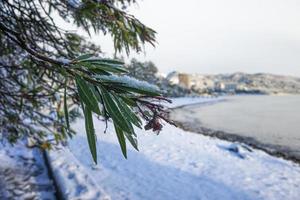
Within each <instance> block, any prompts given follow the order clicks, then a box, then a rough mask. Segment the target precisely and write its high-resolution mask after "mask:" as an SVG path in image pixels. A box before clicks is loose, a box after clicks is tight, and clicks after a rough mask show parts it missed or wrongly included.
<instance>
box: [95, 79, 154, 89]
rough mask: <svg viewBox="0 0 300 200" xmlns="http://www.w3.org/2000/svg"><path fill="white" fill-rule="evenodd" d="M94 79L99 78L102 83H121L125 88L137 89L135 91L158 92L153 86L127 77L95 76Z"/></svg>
mask: <svg viewBox="0 0 300 200" xmlns="http://www.w3.org/2000/svg"><path fill="white" fill-rule="evenodd" d="M95 77H96V78H99V79H100V80H102V81H109V82H118V83H123V84H124V85H125V86H128V87H132V88H137V89H143V90H147V91H152V92H158V91H159V88H158V87H157V86H155V85H152V84H149V83H148V82H146V81H140V80H137V79H135V78H132V77H129V76H126V75H125V76H117V75H110V76H106V75H97V76H95Z"/></svg>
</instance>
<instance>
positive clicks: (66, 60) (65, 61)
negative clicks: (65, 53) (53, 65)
mask: <svg viewBox="0 0 300 200" xmlns="http://www.w3.org/2000/svg"><path fill="white" fill-rule="evenodd" d="M57 61H58V62H61V63H63V64H64V65H68V64H69V63H70V62H71V60H69V59H66V58H63V57H60V58H58V59H57Z"/></svg>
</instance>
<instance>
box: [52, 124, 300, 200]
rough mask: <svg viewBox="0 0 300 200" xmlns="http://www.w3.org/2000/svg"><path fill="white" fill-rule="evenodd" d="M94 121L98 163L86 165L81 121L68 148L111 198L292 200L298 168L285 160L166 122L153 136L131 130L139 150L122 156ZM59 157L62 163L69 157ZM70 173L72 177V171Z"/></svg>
mask: <svg viewBox="0 0 300 200" xmlns="http://www.w3.org/2000/svg"><path fill="white" fill-rule="evenodd" d="M94 120H95V127H96V133H97V138H98V142H97V143H98V159H99V164H98V166H96V167H95V166H94V165H93V164H92V158H91V155H90V153H89V149H88V144H87V141H86V136H85V130H84V122H83V121H82V120H78V121H77V122H76V123H75V124H73V125H72V126H73V128H74V129H75V130H77V131H78V135H77V136H76V137H74V139H73V140H71V141H70V142H69V148H70V152H71V153H72V154H73V155H74V157H73V158H74V159H77V160H76V162H77V163H78V164H79V165H81V166H80V167H81V168H82V169H83V171H85V172H86V174H89V176H90V177H92V179H93V180H94V182H95V183H96V184H98V185H99V186H100V187H101V188H102V189H104V190H105V192H106V193H107V194H108V195H110V196H111V199H114V200H115V199H116V200H118V199H130V200H135V199H136V200H137V199H143V200H147V199H149V200H153V199H156V200H168V199H171V200H176V199H178V200H182V199H188V200H192V199H222V200H224V199H225V200H226V199H228V200H232V199H243V200H245V199H255V200H256V199H268V200H269V199H278V200H279V199H280V200H281V199H285V200H289V199H290V200H294V199H298V198H299V196H300V167H299V165H297V164H294V163H292V162H290V161H286V160H283V159H280V158H275V157H272V156H270V155H268V154H266V153H264V152H262V151H259V150H253V149H250V148H248V147H245V146H243V145H240V144H232V143H230V142H226V141H222V140H219V139H215V138H210V137H206V136H203V135H199V134H195V133H190V132H185V131H183V130H181V129H178V128H175V127H172V126H170V125H166V126H165V127H164V129H163V131H162V132H161V133H160V134H159V135H155V134H153V133H152V132H145V131H142V130H137V133H138V138H139V147H140V152H136V151H135V150H134V149H133V148H131V147H129V148H128V160H126V159H124V158H123V156H122V154H121V150H120V147H119V145H118V143H117V138H116V136H115V134H114V130H113V126H112V125H111V124H109V127H108V131H107V133H106V134H103V130H104V127H105V124H104V123H103V122H102V121H100V120H97V119H94ZM128 146H129V145H128ZM50 155H51V154H50ZM60 156H64V154H61V155H60ZM65 156H66V157H68V158H66V160H67V161H68V160H69V157H70V155H69V154H66V155H65ZM61 160H63V158H61ZM74 174H75V176H77V175H78V173H76V170H75V173H74ZM87 189H88V188H87Z"/></svg>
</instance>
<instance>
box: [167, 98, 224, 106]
mask: <svg viewBox="0 0 300 200" xmlns="http://www.w3.org/2000/svg"><path fill="white" fill-rule="evenodd" d="M171 100H172V104H169V103H165V106H167V107H169V108H176V107H181V106H186V105H191V104H199V103H202V104H204V103H215V102H218V101H223V100H224V98H222V97H210V96H205V97H204V96H198V97H178V98H171Z"/></svg>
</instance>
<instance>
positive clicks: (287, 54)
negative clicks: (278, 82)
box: [93, 0, 300, 77]
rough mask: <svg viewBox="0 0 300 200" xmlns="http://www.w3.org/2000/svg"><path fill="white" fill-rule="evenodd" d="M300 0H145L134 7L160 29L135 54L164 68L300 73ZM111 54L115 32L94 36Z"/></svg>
mask: <svg viewBox="0 0 300 200" xmlns="http://www.w3.org/2000/svg"><path fill="white" fill-rule="evenodd" d="M299 11H300V0H185V1H179V0H142V1H138V5H135V6H133V7H132V8H130V10H129V12H130V13H132V14H134V15H135V16H136V17H137V18H138V19H140V20H141V21H142V22H143V23H145V24H146V25H147V26H150V27H151V28H153V29H155V30H156V31H157V41H158V43H157V45H156V47H155V48H153V47H151V46H146V53H145V54H144V53H142V54H140V55H137V54H134V53H133V54H131V57H137V58H138V59H140V60H151V61H153V62H154V63H155V64H156V65H157V67H158V68H159V70H160V71H161V72H163V73H168V72H170V71H173V70H177V71H180V72H187V73H200V74H216V73H232V72H248V73H257V72H267V73H274V74H284V75H293V76H299V77H300V12H299ZM93 41H95V42H96V43H99V44H100V45H101V46H102V50H103V51H104V52H106V53H107V54H108V55H109V54H112V52H113V47H112V43H111V42H110V39H109V38H103V36H99V37H93Z"/></svg>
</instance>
